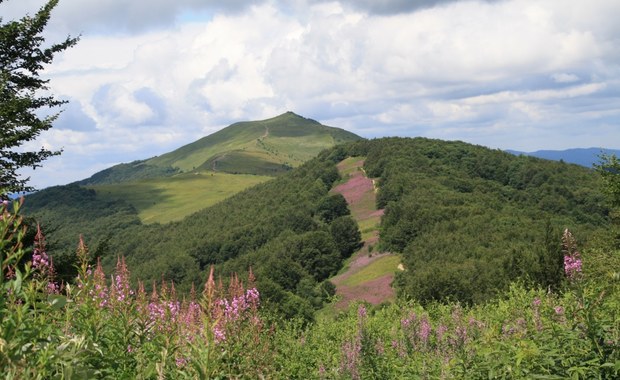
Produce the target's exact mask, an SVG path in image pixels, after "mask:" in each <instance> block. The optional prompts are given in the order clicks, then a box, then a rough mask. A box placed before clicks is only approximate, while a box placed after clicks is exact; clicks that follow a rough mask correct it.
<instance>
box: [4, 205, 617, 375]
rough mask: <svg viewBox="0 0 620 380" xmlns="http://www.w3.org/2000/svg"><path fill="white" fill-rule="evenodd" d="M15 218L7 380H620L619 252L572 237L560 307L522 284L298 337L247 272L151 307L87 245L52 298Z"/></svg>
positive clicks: (171, 294) (39, 240)
mask: <svg viewBox="0 0 620 380" xmlns="http://www.w3.org/2000/svg"><path fill="white" fill-rule="evenodd" d="M20 207H21V204H20V203H19V202H16V203H14V204H12V205H10V204H8V203H7V202H3V203H2V206H1V209H0V217H1V218H0V263H1V272H0V292H1V297H0V374H2V376H3V377H4V378H6V379H31V378H32V379H53V378H62V379H76V378H78V379H82V378H110V379H164V378H166V379H175V378H205V379H206V378H213V379H215V378H220V379H224V378H233V379H237V378H244V379H245V378H249V379H259V378H274V379H279V378H281V379H293V378H297V379H401V378H403V379H404V378H406V379H415V378H428V379H436V378H437V379H441V378H446V379H451V378H462V379H479V378H485V379H488V378H506V379H565V378H576V379H579V378H582V379H614V378H618V377H619V376H620V315H619V313H620V297H619V295H620V292H619V278H620V276H619V275H618V273H617V272H618V266H617V264H618V252H612V253H606V252H601V251H596V250H595V251H592V252H587V253H583V254H582V253H579V252H577V248H576V243H575V240H574V238H572V236H571V235H570V234H569V233H568V231H567V232H566V233H565V235H564V241H563V243H564V249H565V256H566V257H567V258H568V259H567V261H566V264H567V265H566V274H567V281H566V284H565V289H564V291H562V292H560V293H551V292H548V291H546V290H544V289H531V288H528V287H527V286H525V285H524V284H521V283H517V284H513V286H512V287H511V289H510V291H509V292H507V293H506V294H505V295H504V296H503V297H502V298H500V299H497V300H494V301H492V302H489V303H487V304H484V305H477V306H472V307H465V306H462V305H460V304H458V303H448V304H440V303H434V304H430V305H428V306H425V307H422V306H420V305H419V304H418V303H416V302H415V301H414V300H411V301H403V300H401V301H400V302H398V303H395V304H391V305H387V306H384V307H375V308H371V307H370V306H368V305H364V304H356V305H354V306H352V307H351V308H350V310H348V311H347V312H343V313H341V314H338V315H337V316H336V317H335V318H333V319H330V320H321V321H319V322H317V323H315V324H311V325H304V324H303V323H302V322H300V321H285V320H282V319H280V318H278V317H277V316H273V315H271V314H270V313H269V310H265V309H261V307H260V296H259V293H258V290H257V289H256V288H255V287H254V285H253V281H254V279H253V275H252V274H251V272H250V273H249V274H248V276H247V278H245V281H242V280H241V279H239V278H238V277H237V276H233V277H232V278H231V279H230V280H229V281H227V285H224V284H223V282H222V281H216V280H215V277H214V273H213V272H211V274H210V276H209V279H208V281H207V282H206V284H204V286H203V287H201V289H200V290H194V291H192V292H191V294H189V295H186V296H180V295H179V294H177V293H176V291H175V289H174V284H171V283H161V284H158V285H157V286H154V287H153V289H154V290H153V291H152V292H151V293H150V294H147V293H146V292H145V291H144V287H143V286H142V285H141V284H138V286H137V287H132V286H131V285H130V283H129V281H128V278H129V270H128V268H127V266H126V265H125V262H124V260H123V258H122V257H119V259H118V262H117V266H116V269H115V271H114V273H113V274H112V275H111V276H110V277H107V275H106V274H105V273H104V272H103V270H102V269H101V266H100V265H98V264H95V265H91V264H90V263H91V262H93V261H94V259H93V258H92V257H90V254H89V252H88V248H87V247H86V246H85V245H84V243H83V242H82V241H80V243H79V245H78V248H77V252H76V254H77V255H78V258H79V263H80V264H79V268H78V276H77V278H76V279H75V281H74V282H73V283H71V284H58V283H56V282H55V279H54V269H53V261H52V260H51V258H50V255H48V252H47V250H46V244H45V237H44V236H43V235H42V234H41V233H40V230H39V231H37V235H36V239H35V243H34V246H33V247H32V250H29V249H27V247H25V246H24V245H25V243H24V239H25V236H26V227H25V225H24V223H23V220H22V218H21V217H20V216H19V209H20ZM95 262H96V261H95ZM577 263H579V265H577ZM577 268H579V269H577Z"/></svg>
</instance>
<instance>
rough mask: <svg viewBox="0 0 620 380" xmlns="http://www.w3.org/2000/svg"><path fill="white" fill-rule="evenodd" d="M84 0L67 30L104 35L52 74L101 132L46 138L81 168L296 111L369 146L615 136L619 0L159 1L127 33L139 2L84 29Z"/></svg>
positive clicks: (68, 4) (112, 4) (67, 20)
mask: <svg viewBox="0 0 620 380" xmlns="http://www.w3.org/2000/svg"><path fill="white" fill-rule="evenodd" d="M15 1H16V0H13V1H9V4H10V3H15ZM24 1H26V0H24ZM28 1H29V2H28V4H34V3H36V1H34V0H28ZM76 1H77V0H62V1H61V5H59V9H58V12H57V16H58V18H59V19H58V20H57V21H55V22H56V24H55V25H57V26H58V28H59V29H58V30H62V31H64V32H65V33H66V32H67V29H63V28H64V26H62V25H60V24H62V23H64V24H63V25H65V26H66V27H67V28H69V27H70V26H71V25H75V23H77V24H79V25H85V27H86V25H87V23H88V22H91V21H92V22H94V23H95V24H97V23H98V24H100V25H99V26H97V27H96V28H95V29H96V31H97V33H96V34H95V33H91V32H85V33H84V35H83V36H82V40H81V41H80V43H79V44H78V45H77V46H76V47H75V48H73V49H71V50H69V51H68V52H66V53H65V54H63V55H62V56H59V58H58V59H57V60H56V61H55V63H54V65H52V66H50V67H49V68H48V69H47V72H46V75H49V76H50V77H51V79H52V82H51V87H52V90H53V91H54V93H57V94H58V95H59V96H61V97H66V98H71V99H73V101H74V103H72V105H71V108H70V109H68V110H67V115H68V116H69V115H74V116H75V117H77V116H80V117H82V118H83V119H82V120H91V121H92V123H93V124H91V125H89V124H85V125H87V126H89V128H88V131H89V132H88V133H86V130H79V131H77V130H76V131H73V132H75V133H77V132H80V133H82V132H83V133H85V134H84V135H81V134H79V135H75V134H63V133H60V132H59V133H58V134H52V135H50V136H53V137H48V140H47V143H48V144H50V146H64V147H65V156H67V157H80V159H81V160H82V161H83V162H88V160H87V159H86V158H84V157H86V155H88V154H91V153H92V152H95V153H92V154H96V155H98V156H97V157H98V160H99V162H97V163H96V164H95V163H94V162H93V163H92V164H91V165H93V166H92V167H93V168H94V167H95V166H96V165H99V164H100V162H101V160H108V161H109V162H118V160H119V157H127V158H128V159H139V158H148V157H150V156H152V155H155V154H160V153H163V152H166V151H168V150H171V149H173V148H174V147H177V146H180V145H182V144H185V143H189V142H191V141H193V140H195V139H197V138H199V137H201V136H203V135H204V134H207V133H211V132H214V131H215V130H217V129H218V128H221V127H223V126H226V125H228V124H230V123H233V122H236V121H239V120H252V119H262V118H268V117H272V116H275V115H277V114H279V113H282V112H284V111H287V110H291V111H294V112H297V113H299V114H302V115H304V116H307V117H311V118H313V119H317V120H319V121H323V122H325V123H326V124H329V125H333V126H338V127H343V128H347V129H349V130H351V131H353V132H357V133H360V134H362V135H364V136H367V137H376V136H382V135H407V136H414V135H423V136H429V137H440V138H458V139H461V140H465V141H470V142H474V143H484V144H486V145H489V146H493V147H502V148H517V149H523V150H536V149H540V148H545V147H547V146H546V144H550V140H552V139H551V137H550V136H552V135H553V134H556V135H558V136H559V137H558V139H557V140H553V144H555V146H554V147H555V148H557V147H558V146H559V147H565V148H568V147H575V146H579V145H581V143H582V142H583V141H586V140H584V139H583V136H582V131H583V130H587V131H588V133H590V134H591V137H589V138H588V139H587V141H589V145H609V144H610V143H613V141H620V136H618V135H617V134H618V133H620V132H618V131H620V128H616V129H615V130H616V132H614V128H613V126H616V127H619V126H618V122H617V120H618V116H619V115H618V111H617V110H618V109H620V85H619V84H618V83H619V80H620V79H619V76H620V64H619V63H618V62H620V53H619V52H618V49H617V46H618V43H620V26H619V25H620V24H619V23H617V22H616V17H615V15H616V14H618V13H620V5H618V4H620V3H619V2H617V1H611V0H610V1H605V0H593V1H592V2H587V4H585V3H584V2H581V1H560V0H549V1H545V2H539V1H535V0H505V1H429V2H425V1H423V2H417V3H416V4H414V5H412V2H406V1H400V0H394V1H389V2H384V3H383V4H384V5H383V6H381V7H379V6H377V5H376V3H375V2H355V3H354V2H351V1H343V2H336V1H309V0H308V1H304V0H297V1H294V2H287V3H286V5H285V4H284V2H279V1H277V0H272V1H255V2H250V3H249V4H244V2H242V1H235V2H231V3H230V5H229V8H228V9H226V10H224V9H223V8H222V7H219V8H218V7H217V6H215V5H214V4H215V3H216V2H200V1H198V0H182V1H179V2H169V1H163V0H161V1H160V0H157V1H155V2H150V3H149V4H150V7H151V8H153V9H151V10H149V12H147V13H145V14H144V17H143V18H142V19H135V20H137V21H136V23H137V24H136V25H135V26H134V27H133V29H132V27H130V26H128V23H129V22H130V20H132V18H131V17H133V16H132V15H135V14H136V12H139V11H140V10H141V9H143V7H144V6H145V4H146V3H145V2H143V1H135V2H132V4H129V3H126V2H124V1H120V0H111V1H109V2H103V3H101V2H100V3H97V4H94V5H93V6H92V8H89V9H87V10H84V12H83V14H82V18H81V20H82V21H80V22H78V21H79V20H77V14H78V13H77V11H76V9H77V7H78V6H82V7H83V5H82V3H81V2H79V3H78V2H76ZM175 4H176V5H175ZM204 4H207V5H204ZM209 4H210V5H209ZM1 6H2V5H0V7H1ZM61 7H62V8H61ZM198 9H200V12H199V13H198V14H199V15H200V17H196V18H192V17H187V14H188V13H187V12H192V10H198ZM97 12H99V13H97ZM183 12H185V15H186V16H183V17H179V14H182V13H183ZM163 13H166V14H165V15H164V14H163ZM113 16H116V17H118V20H117V21H113V20H111V19H112V18H113ZM188 20H189V21H188ZM159 25H167V26H166V27H165V28H163V27H159ZM115 26H118V28H119V29H118V31H117V32H116V33H109V32H105V31H106V30H110V29H111V28H113V27H115ZM84 30H86V31H88V30H89V29H84ZM69 32H70V33H72V34H75V31H72V30H71V31H69ZM78 32H79V30H78ZM73 124H76V122H73ZM77 124H80V123H77ZM63 125H64V126H62V128H61V126H60V125H59V127H58V129H69V128H70V127H67V126H66V125H68V124H67V123H65V124H63ZM91 127H93V128H91ZM136 127H140V128H136ZM74 129H77V128H74ZM145 133H146V134H148V138H145V137H144V134H145ZM76 136H80V140H79V142H78V141H75V140H74V139H75V138H76ZM533 136H537V137H533ZM577 136H580V137H579V138H577ZM597 136H600V137H597ZM614 137H615V139H614ZM597 138H598V140H596V139H597ZM596 141H598V144H596ZM105 152H108V154H107V155H106V154H105ZM97 167H98V166H97ZM43 170H45V168H43Z"/></svg>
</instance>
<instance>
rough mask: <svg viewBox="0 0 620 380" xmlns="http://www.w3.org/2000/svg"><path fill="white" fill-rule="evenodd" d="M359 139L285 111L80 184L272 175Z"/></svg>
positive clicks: (105, 171) (237, 125) (103, 172)
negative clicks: (193, 176) (184, 176)
mask: <svg viewBox="0 0 620 380" xmlns="http://www.w3.org/2000/svg"><path fill="white" fill-rule="evenodd" d="M360 138H361V137H359V136H357V135H355V134H353V133H350V132H347V131H345V130H343V129H339V128H333V127H328V126H325V125H322V124H321V123H319V122H317V121H314V120H311V119H306V118H304V117H301V116H299V115H296V114H294V113H292V112H287V113H284V114H282V115H280V116H277V117H274V118H271V119H267V120H261V121H246V122H239V123H235V124H232V125H230V126H228V127H226V128H224V129H222V130H220V131H217V132H215V133H213V134H211V135H209V136H206V137H203V138H201V139H199V140H197V141H195V142H193V143H190V144H187V145H185V146H182V147H180V148H178V149H176V150H174V151H172V152H169V153H166V154H163V155H161V156H157V157H152V158H150V159H146V160H140V161H134V162H132V163H129V164H120V165H116V166H113V167H111V168H108V169H106V170H103V171H101V172H99V173H96V174H95V175H93V176H92V177H90V178H88V179H85V180H83V181H80V182H78V183H79V184H81V185H102V184H111V183H121V182H131V181H136V180H141V179H153V178H165V177H170V176H173V175H177V174H180V173H188V172H191V171H198V172H203V171H213V172H224V173H231V174H256V175H266V176H274V175H278V174H280V173H282V172H286V171H288V170H290V169H291V168H294V167H297V166H299V165H301V164H302V163H303V162H305V161H307V160H309V159H311V158H312V157H314V156H316V155H317V154H318V153H319V152H320V151H321V150H323V149H325V148H329V147H331V146H334V145H337V144H341V143H345V142H349V141H355V140H359V139H360Z"/></svg>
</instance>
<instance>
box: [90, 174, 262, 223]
mask: <svg viewBox="0 0 620 380" xmlns="http://www.w3.org/2000/svg"><path fill="white" fill-rule="evenodd" d="M271 178H272V177H268V176H258V175H249V174H235V175H233V174H226V173H213V172H200V173H188V174H182V175H178V176H174V177H169V178H161V179H149V180H143V181H136V182H126V183H120V184H113V185H97V186H92V188H93V189H95V191H97V195H98V196H100V197H102V198H104V199H105V198H109V199H124V200H126V201H127V202H129V203H130V204H131V205H133V206H134V207H135V208H136V210H138V215H139V217H140V219H141V220H142V222H143V223H145V224H149V223H168V222H172V221H176V220H181V219H183V218H184V217H186V216H188V215H190V214H192V213H194V212H196V211H198V210H201V209H203V208H206V207H209V206H212V205H214V204H215V203H217V202H220V201H222V200H224V199H226V198H228V197H230V196H232V195H234V194H236V193H238V192H240V191H242V190H244V189H246V188H248V187H250V186H254V185H257V184H259V183H261V182H265V181H267V180H269V179H271Z"/></svg>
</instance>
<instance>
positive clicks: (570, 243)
mask: <svg viewBox="0 0 620 380" xmlns="http://www.w3.org/2000/svg"><path fill="white" fill-rule="evenodd" d="M562 252H563V253H564V273H565V274H566V277H567V278H568V280H569V281H571V282H572V281H575V280H577V279H578V277H579V275H580V274H581V264H582V263H581V256H580V255H579V251H577V241H576V240H575V238H574V237H573V235H572V234H571V233H570V231H569V230H568V228H567V229H565V230H564V234H563V235H562Z"/></svg>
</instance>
